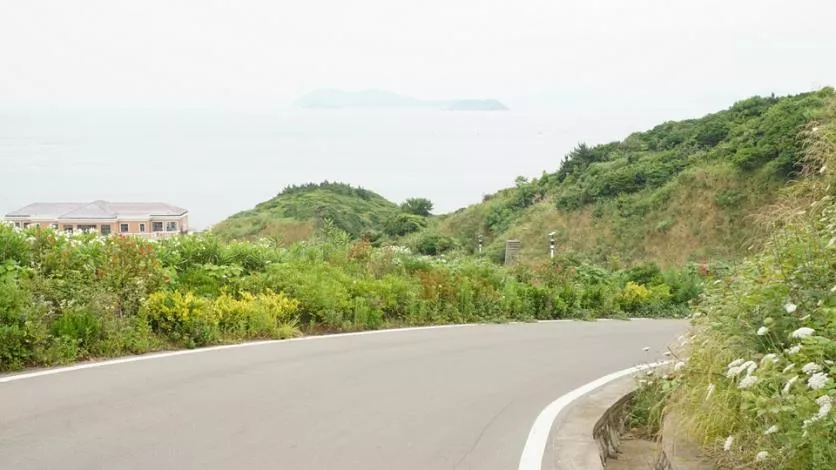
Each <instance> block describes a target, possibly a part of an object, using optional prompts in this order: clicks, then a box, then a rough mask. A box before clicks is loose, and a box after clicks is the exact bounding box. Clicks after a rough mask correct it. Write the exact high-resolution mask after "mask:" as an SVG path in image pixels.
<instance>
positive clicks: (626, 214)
mask: <svg viewBox="0 0 836 470" xmlns="http://www.w3.org/2000/svg"><path fill="white" fill-rule="evenodd" d="M833 99H834V91H833V89H832V88H825V89H822V90H820V91H817V92H811V93H803V94H799V95H795V96H786V97H774V96H770V97H753V98H749V99H746V100H742V101H740V102H738V103H736V104H734V105H733V106H732V107H730V108H729V109H727V110H724V111H720V112H718V113H714V114H710V115H707V116H704V117H702V118H699V119H690V120H685V121H679V122H667V123H664V124H661V125H659V126H656V127H655V128H653V129H651V130H649V131H646V132H639V133H635V134H632V135H630V136H629V137H627V138H626V139H624V140H623V141H620V142H612V143H608V144H603V145H597V146H594V147H590V146H587V145H585V144H580V145H578V146H577V147H576V148H575V149H574V150H572V151H571V152H570V153H569V154H568V155H567V156H566V157H565V158H564V160H563V162H562V164H561V165H560V168H559V169H558V170H557V171H555V172H553V173H543V175H542V176H541V177H540V178H536V179H533V180H531V181H527V180H526V179H524V178H518V179H517V182H516V186H515V187H513V188H509V189H506V190H503V191H500V192H499V193H497V194H494V195H490V196H486V197H485V201H484V202H483V203H481V204H476V205H474V206H471V207H468V208H465V209H461V210H459V211H457V212H456V213H454V214H450V215H448V216H445V217H443V218H442V220H441V221H440V222H439V227H438V230H440V232H441V233H444V234H447V235H450V236H452V237H454V238H456V239H457V240H458V242H459V243H460V244H461V245H462V246H465V247H474V246H475V240H476V238H477V237H478V235H479V234H482V235H484V237H485V239H486V242H487V243H488V244H487V247H486V252H487V254H488V255H489V256H491V257H492V258H494V259H496V260H501V259H502V257H503V253H504V242H505V240H507V239H519V240H521V241H522V244H523V250H522V258H523V260H535V259H539V258H542V257H544V256H545V255H546V253H547V250H546V248H547V234H548V233H549V232H552V231H556V232H557V233H556V237H557V244H558V249H559V250H561V251H568V252H578V253H582V254H583V255H584V256H588V257H589V258H590V259H592V260H594V261H598V262H605V263H612V264H614V265H620V264H621V263H630V264H632V263H636V262H641V261H648V260H650V261H655V262H658V263H661V264H663V265H681V264H682V263H684V262H686V261H688V260H698V259H704V258H707V259H716V258H735V257H738V256H739V255H741V254H742V253H745V252H746V251H747V250H748V249H749V247H750V246H751V245H752V244H753V243H757V242H758V241H759V240H761V239H762V237H760V236H759V235H758V233H759V232H758V230H757V227H756V224H755V219H756V217H753V216H755V215H757V214H759V213H760V212H761V211H762V210H763V208H764V207H765V206H767V205H769V204H770V203H772V202H774V201H775V197H776V194H777V192H778V190H779V188H781V187H783V186H784V185H786V184H787V182H789V181H790V180H792V179H793V178H795V177H797V176H798V171H799V162H800V159H801V155H802V143H801V140H800V139H799V133H800V132H801V131H802V130H803V129H804V128H805V126H807V125H808V124H809V123H810V122H811V121H813V120H815V119H816V118H817V117H819V116H820V115H821V113H822V110H823V109H824V107H825V105H826V103H828V102H830V101H832V100H833Z"/></svg>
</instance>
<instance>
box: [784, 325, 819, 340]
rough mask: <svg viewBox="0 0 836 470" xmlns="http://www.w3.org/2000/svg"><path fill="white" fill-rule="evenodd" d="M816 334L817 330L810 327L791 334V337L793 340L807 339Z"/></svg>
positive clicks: (804, 327) (803, 327)
mask: <svg viewBox="0 0 836 470" xmlns="http://www.w3.org/2000/svg"><path fill="white" fill-rule="evenodd" d="M815 332H816V330H814V329H812V328H810V327H808V326H802V327H801V328H799V329H797V330H795V331H793V332H792V334H790V336H792V337H793V338H806V337H808V336H810V335H811V334H813V333H815Z"/></svg>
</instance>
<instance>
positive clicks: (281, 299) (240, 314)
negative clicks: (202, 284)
mask: <svg viewBox="0 0 836 470" xmlns="http://www.w3.org/2000/svg"><path fill="white" fill-rule="evenodd" d="M298 305H299V303H298V302H297V301H295V300H293V299H290V298H288V297H287V296H285V295H284V294H281V293H278V294H277V293H274V292H270V291H267V292H264V293H260V294H256V295H253V294H250V293H243V294H241V298H240V299H236V298H234V297H232V296H231V295H229V294H222V295H221V296H219V297H218V298H217V299H215V300H214V301H212V304H211V309H212V310H213V315H212V316H213V317H216V318H218V319H219V327H220V330H221V333H222V334H223V335H224V337H226V338H228V339H253V338H276V337H278V338H285V337H288V336H293V335H294V334H295V333H296V327H297V325H298V318H297V317H296V310H297V308H298Z"/></svg>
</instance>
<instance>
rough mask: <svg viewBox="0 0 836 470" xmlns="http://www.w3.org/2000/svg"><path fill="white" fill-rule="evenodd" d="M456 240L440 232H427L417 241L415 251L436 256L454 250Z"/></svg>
mask: <svg viewBox="0 0 836 470" xmlns="http://www.w3.org/2000/svg"><path fill="white" fill-rule="evenodd" d="M455 246H456V242H455V240H453V239H452V238H451V237H448V236H446V235H441V234H438V233H425V234H422V235H421V237H420V238H419V239H418V240H417V241H416V242H415V251H417V252H418V253H421V254H422V255H428V256H436V255H440V254H442V253H446V252H448V251H450V250H452V249H453V248H454V247H455Z"/></svg>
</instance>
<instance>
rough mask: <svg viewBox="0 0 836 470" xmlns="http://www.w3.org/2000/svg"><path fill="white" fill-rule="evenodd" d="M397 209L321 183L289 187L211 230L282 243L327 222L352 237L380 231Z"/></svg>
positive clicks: (369, 195) (362, 192) (370, 195)
mask: <svg viewBox="0 0 836 470" xmlns="http://www.w3.org/2000/svg"><path fill="white" fill-rule="evenodd" d="M398 211H399V209H398V206H397V205H396V204H395V203H393V202H390V201H388V200H386V199H385V198H383V196H381V195H379V194H377V193H375V192H373V191H369V190H367V189H363V188H359V187H353V186H351V185H348V184H344V183H331V182H327V181H326V182H323V183H320V184H313V183H310V184H305V185H302V186H290V187H287V188H285V189H284V190H282V191H281V192H280V193H279V194H277V195H276V196H275V197H273V198H272V199H270V200H268V201H265V202H262V203H260V204H258V205H256V206H255V207H254V208H253V209H250V210H247V211H243V212H239V213H237V214H235V215H233V216H232V217H230V218H228V219H226V220H224V221H223V222H221V223H219V224H218V225H216V226H215V227H214V228H213V229H212V231H213V232H214V233H215V234H217V235H218V236H220V237H221V238H224V239H254V238H260V237H278V238H280V239H282V240H283V241H285V242H293V241H298V240H303V239H306V238H309V237H310V236H312V235H313V233H314V231H315V229H316V227H317V225H318V224H319V223H321V221H322V220H324V219H330V220H331V221H332V222H333V223H334V225H335V226H336V227H338V228H340V229H342V230H344V231H346V232H348V233H349V234H351V235H352V236H354V237H359V236H360V235H361V234H363V233H364V232H366V231H370V230H371V231H375V230H380V228H381V227H382V225H383V223H384V222H385V221H386V220H388V219H389V218H390V217H392V216H393V215H394V214H396V213H397V212H398Z"/></svg>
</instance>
